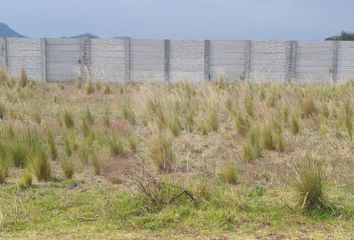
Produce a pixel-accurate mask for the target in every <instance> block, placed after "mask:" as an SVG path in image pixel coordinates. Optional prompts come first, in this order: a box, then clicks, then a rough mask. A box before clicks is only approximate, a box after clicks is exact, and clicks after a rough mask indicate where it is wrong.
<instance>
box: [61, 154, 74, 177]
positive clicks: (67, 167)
mask: <svg viewBox="0 0 354 240" xmlns="http://www.w3.org/2000/svg"><path fill="white" fill-rule="evenodd" d="M61 168H62V170H63V172H64V175H65V177H66V178H67V179H71V178H72V177H73V175H74V171H75V165H74V161H73V160H72V159H71V158H67V159H66V160H64V161H63V162H62V163H61Z"/></svg>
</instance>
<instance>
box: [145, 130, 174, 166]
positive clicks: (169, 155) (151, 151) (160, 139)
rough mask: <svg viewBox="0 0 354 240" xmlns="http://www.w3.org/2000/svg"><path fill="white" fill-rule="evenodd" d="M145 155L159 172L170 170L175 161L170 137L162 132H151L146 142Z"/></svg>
mask: <svg viewBox="0 0 354 240" xmlns="http://www.w3.org/2000/svg"><path fill="white" fill-rule="evenodd" d="M147 155H148V157H149V158H150V159H151V160H152V161H153V163H154V164H155V166H156V168H157V169H158V170H159V171H160V172H170V171H171V170H172V164H173V163H174V161H175V153H174V149H173V144H172V140H171V138H170V137H168V136H167V135H166V133H164V132H159V133H155V134H153V135H152V136H151V137H150V139H149V142H148V144H147Z"/></svg>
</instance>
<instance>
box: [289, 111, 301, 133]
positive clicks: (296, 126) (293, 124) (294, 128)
mask: <svg viewBox="0 0 354 240" xmlns="http://www.w3.org/2000/svg"><path fill="white" fill-rule="evenodd" d="M290 129H291V133H292V134H293V135H297V134H298V133H299V131H300V123H299V119H298V118H297V117H296V116H295V115H292V116H291V121H290Z"/></svg>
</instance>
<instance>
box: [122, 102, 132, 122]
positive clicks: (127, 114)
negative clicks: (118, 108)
mask: <svg viewBox="0 0 354 240" xmlns="http://www.w3.org/2000/svg"><path fill="white" fill-rule="evenodd" d="M122 116H123V118H124V119H126V120H128V121H129V123H130V124H135V113H134V111H133V108H132V106H131V104H130V103H128V104H124V105H123V108H122Z"/></svg>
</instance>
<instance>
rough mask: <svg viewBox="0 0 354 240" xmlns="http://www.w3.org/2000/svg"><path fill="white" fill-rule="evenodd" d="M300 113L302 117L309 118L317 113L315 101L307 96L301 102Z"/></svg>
mask: <svg viewBox="0 0 354 240" xmlns="http://www.w3.org/2000/svg"><path fill="white" fill-rule="evenodd" d="M301 112H302V116H303V117H310V116H313V115H315V114H317V113H318V109H317V105H316V103H315V99H314V98H313V97H312V96H307V97H305V99H303V100H302V102H301Z"/></svg>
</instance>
